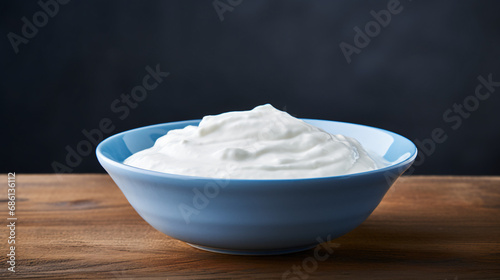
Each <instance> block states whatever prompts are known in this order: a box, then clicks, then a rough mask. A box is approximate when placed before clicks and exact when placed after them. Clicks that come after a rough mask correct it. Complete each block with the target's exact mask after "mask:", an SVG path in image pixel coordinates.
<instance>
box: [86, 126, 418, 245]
mask: <svg viewBox="0 0 500 280" xmlns="http://www.w3.org/2000/svg"><path fill="white" fill-rule="evenodd" d="M303 120H304V121H306V122H308V123H310V124H312V125H315V126H317V127H320V128H322V129H324V130H326V131H328V132H330V133H334V134H343V135H346V136H350V137H354V138H356V139H357V140H358V141H359V142H360V143H361V144H362V145H363V146H364V147H365V148H366V149H367V150H369V151H371V152H372V153H375V154H378V155H379V156H382V157H384V159H385V160H387V161H389V162H390V165H389V166H387V167H384V168H381V169H377V170H373V171H367V172H362V173H356V174H349V175H342V176H333V177H322V178H308V179H283V180H276V179H273V180H242V179H214V178H206V177H194V176H185V175H176V174H167V173H161V172H156V171H149V170H144V169H140V168H136V167H132V166H128V165H125V164H123V161H124V160H125V159H126V158H127V157H128V156H130V155H132V154H133V153H135V152H138V151H140V150H143V149H146V148H149V147H151V146H153V144H154V142H155V141H156V139H158V138H159V137H161V136H163V135H165V134H166V133H167V132H168V131H169V130H172V129H179V128H183V127H185V126H187V125H198V123H199V121H200V120H192V121H181V122H172V123H164V124H158V125H152V126H146V127H141V128H137V129H133V130H129V131H125V132H122V133H119V134H116V135H113V136H111V137H109V138H107V139H105V140H103V141H102V142H101V143H100V144H99V145H98V147H97V149H96V154H97V158H98V160H99V162H100V163H101V165H102V166H103V167H104V169H105V170H106V171H107V172H108V174H109V175H110V176H111V177H112V178H113V180H114V181H115V183H116V184H117V185H118V187H119V188H120V189H121V191H122V192H123V194H124V195H125V197H126V198H127V200H128V201H129V202H130V204H131V205H132V207H133V208H134V209H135V210H136V211H137V213H139V215H140V216H141V217H142V218H143V219H144V220H146V221H147V222H148V223H149V224H150V225H152V226H153V227H154V228H156V229H157V230H159V231H161V232H163V233H165V234H166V235H168V236H171V237H173V238H177V239H179V240H182V241H185V242H187V243H189V244H190V245H192V246H195V247H197V248H201V249H205V250H209V251H215V252H222V253H229V254H282V253H289V252H295V251H300V250H306V249H309V248H312V247H314V246H316V245H317V244H318V242H322V241H326V240H329V239H333V238H336V237H340V236H342V235H344V234H346V233H347V232H349V231H351V230H352V229H354V228H355V227H357V226H358V225H360V224H361V223H362V222H363V221H364V220H366V218H368V216H369V215H370V214H371V213H372V212H373V210H375V208H376V207H377V205H378V204H379V203H380V201H381V200H382V198H383V197H384V195H385V194H386V192H387V191H388V189H389V188H390V187H391V185H392V184H393V183H394V181H395V180H396V179H397V178H398V177H399V176H400V175H401V174H402V173H403V172H404V171H405V170H406V169H407V168H408V167H410V165H411V164H412V163H413V161H414V160H415V157H416V155H417V148H416V147H415V145H414V144H413V143H412V142H411V141H410V140H408V139H406V138H404V137H402V136H400V135H398V134H395V133H393V132H389V131H386V130H383V129H378V128H373V127H368V126H364V125H358V124H350V123H343V122H335V121H326V120H313V119H303Z"/></svg>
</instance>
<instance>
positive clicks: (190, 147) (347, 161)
mask: <svg viewBox="0 0 500 280" xmlns="http://www.w3.org/2000/svg"><path fill="white" fill-rule="evenodd" d="M124 163H125V164H127V165H131V166H135V167H139V168H143V169H148V170H154V171H159V172H165V173H171V174H179V175H191V176H202V177H212V178H228V179H296V178H315V177H327V176H335V175H344V174H351V173H357V172H363V171H368V170H373V169H377V168H380V167H382V166H383V165H384V163H383V162H382V160H378V157H375V156H370V155H369V154H368V152H367V151H365V149H364V148H363V147H362V146H361V144H360V143H359V142H358V141H356V140H355V139H354V138H351V137H346V136H343V135H334V134H330V133H328V132H326V131H324V130H322V129H320V128H317V127H315V126H312V125H310V124H308V123H306V122H304V121H302V120H300V119H297V118H294V117H292V116H290V115H289V114H288V113H286V112H283V111H280V110H277V109H275V108H274V107H273V106H271V105H269V104H266V105H261V106H258V107H255V108H254V109H253V110H250V111H236V112H227V113H223V114H220V115H215V116H206V117H204V118H203V119H202V120H201V122H200V124H199V125H198V126H192V125H190V126H187V127H185V128H183V129H176V130H171V131H169V132H168V133H167V134H166V135H164V136H162V137H160V138H158V140H157V141H156V143H155V144H154V146H153V147H151V148H149V149H145V150H142V151H140V152H137V153H135V154H133V155H131V156H130V157H128V158H127V159H126V160H125V162H124Z"/></svg>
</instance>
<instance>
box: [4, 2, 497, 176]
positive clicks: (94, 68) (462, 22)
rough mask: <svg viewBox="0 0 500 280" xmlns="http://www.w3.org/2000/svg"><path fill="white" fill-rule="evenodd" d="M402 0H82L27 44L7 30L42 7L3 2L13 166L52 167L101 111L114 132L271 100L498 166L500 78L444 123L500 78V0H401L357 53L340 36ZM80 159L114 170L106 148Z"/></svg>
mask: <svg viewBox="0 0 500 280" xmlns="http://www.w3.org/2000/svg"><path fill="white" fill-rule="evenodd" d="M42 1H43V2H46V0H42ZM220 1H221V2H223V3H227V0H220ZM388 2H389V1H357V2H355V1H255V0H251V1H250V0H243V1H242V3H241V4H239V5H237V6H235V7H234V9H233V10H232V11H231V12H225V13H224V14H223V16H224V20H223V21H221V20H220V19H219V17H218V15H217V12H216V11H215V9H214V7H213V5H212V1H71V2H69V3H68V4H65V5H60V7H59V11H58V13H57V14H56V15H55V16H54V17H51V18H49V20H48V22H47V24H46V25H45V26H43V27H41V28H39V29H38V32H37V34H36V35H35V36H34V37H33V38H31V39H29V42H28V43H27V44H21V45H20V46H19V52H18V54H16V53H15V52H14V50H13V47H12V46H11V44H10V42H9V39H8V37H7V34H8V33H9V32H13V33H16V34H18V35H21V34H22V33H21V29H22V27H23V22H22V21H21V18H22V17H26V18H28V19H29V20H30V21H32V18H33V15H34V13H36V12H37V11H40V10H41V7H40V6H39V4H37V2H36V1H2V2H1V3H0V21H1V25H0V30H1V34H2V37H1V40H0V50H1V57H0V58H1V68H0V69H1V78H0V92H1V105H2V109H1V110H0V112H1V113H0V114H1V121H2V127H1V135H2V136H1V140H0V141H1V143H2V153H3V155H2V158H1V162H0V169H1V172H13V171H15V172H53V168H52V166H51V165H52V164H53V163H54V162H59V163H61V164H65V157H66V154H67V151H66V150H65V147H71V148H73V149H74V148H75V147H76V146H77V145H78V143H79V142H80V141H82V140H84V139H85V137H84V136H83V134H82V132H81V131H82V130H83V129H87V130H91V129H94V128H98V126H99V121H100V120H101V119H103V118H109V119H111V121H112V122H113V124H114V125H115V126H116V128H115V129H114V131H113V132H112V133H108V134H105V136H109V135H111V134H114V133H116V132H120V131H123V130H127V129H131V128H136V127H139V126H144V125H149V124H156V123H162V122H169V121H176V120H185V119H197V118H201V117H203V116H204V115H207V114H217V113H221V112H225V111H230V110H246V109H251V108H253V107H254V106H256V105H259V104H264V103H271V104H273V105H274V106H275V107H276V108H278V109H286V110H287V111H288V112H289V113H290V114H292V115H294V116H297V117H307V118H319V119H329V120H340V121H347V122H354V123H362V124H366V125H371V126H376V127H380V128H384V129H388V130H391V131H394V132H396V133H399V134H402V135H404V136H406V137H408V138H409V139H411V140H415V139H420V140H422V139H425V138H429V137H430V136H431V131H432V130H433V129H435V128H442V129H443V130H444V131H445V133H446V135H447V136H448V138H447V140H446V141H445V142H444V143H440V144H437V145H436V148H435V151H434V152H433V153H432V154H431V155H428V156H426V158H425V160H422V159H420V160H419V164H418V165H417V166H416V169H415V174H497V175H498V174H500V171H499V169H500V147H499V140H500V129H499V127H500V126H499V120H500V112H499V111H500V110H499V107H498V105H499V104H500V97H499V96H498V95H499V94H500V88H498V89H497V91H495V92H494V93H492V94H491V96H490V97H489V98H488V99H487V100H484V101H481V102H480V104H479V106H478V108H477V110H475V111H474V112H472V113H471V115H470V117H468V118H467V119H463V123H462V124H461V125H460V126H459V127H458V128H457V129H456V130H453V129H452V128H451V125H453V124H456V123H455V122H447V121H446V120H444V119H443V113H444V112H445V111H446V110H448V109H450V108H452V106H453V104H454V103H458V104H461V103H462V102H463V100H464V99H465V98H467V97H468V96H470V95H473V94H474V91H475V88H476V86H477V85H478V84H479V82H478V80H477V77H478V76H479V75H482V76H484V77H487V76H488V75H489V74H490V73H491V74H492V77H493V80H494V81H500V63H499V61H500V59H499V58H500V16H499V12H500V2H499V1H417V0H414V1H408V0H407V1H401V2H400V3H401V4H400V5H401V6H402V7H403V10H402V11H401V12H400V13H399V14H397V15H393V16H392V18H391V21H390V23H389V24H388V26H387V27H385V28H382V30H381V31H380V33H379V34H378V35H377V36H375V37H374V38H372V39H371V42H370V43H369V44H368V46H366V47H365V48H363V49H361V53H360V54H356V55H353V56H352V57H351V58H352V63H350V64H349V63H347V61H346V59H345V57H344V56H343V54H342V51H341V50H340V47H339V44H340V43H341V42H346V43H349V44H353V39H354V35H355V32H354V30H353V28H354V27H356V26H358V27H360V28H362V29H364V26H365V24H366V23H367V22H369V21H371V20H373V17H372V16H371V15H370V11H371V10H374V11H379V10H381V9H386V7H387V3H388ZM157 64H159V65H160V69H161V70H162V71H168V72H170V76H169V77H167V78H166V79H165V80H164V81H163V82H162V83H161V84H160V85H159V86H158V87H157V88H156V89H155V90H153V91H151V92H149V94H148V96H147V98H146V99H145V100H144V101H142V102H140V103H139V104H138V106H137V108H135V109H132V110H131V111H130V114H129V115H128V117H127V118H125V119H124V120H121V119H120V118H119V116H120V114H117V113H115V112H113V111H112V110H111V108H110V105H111V104H112V102H113V101H114V100H115V99H117V98H119V97H120V95H121V94H129V93H130V91H131V89H132V88H133V87H134V86H137V85H140V84H141V83H142V78H143V77H144V75H146V71H145V67H146V66H147V65H150V66H152V67H155V65H157ZM71 169H72V172H103V169H102V168H101V167H100V166H99V164H98V162H97V160H96V158H95V155H94V153H93V152H92V153H91V154H90V155H89V156H85V157H83V158H82V161H81V163H80V164H78V165H77V166H76V167H74V168H71Z"/></svg>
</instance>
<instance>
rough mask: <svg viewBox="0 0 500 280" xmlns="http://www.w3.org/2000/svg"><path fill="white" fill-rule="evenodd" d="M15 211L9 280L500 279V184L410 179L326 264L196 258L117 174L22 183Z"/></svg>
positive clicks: (33, 178) (304, 257) (310, 255)
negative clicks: (121, 185)
mask: <svg viewBox="0 0 500 280" xmlns="http://www.w3.org/2000/svg"><path fill="white" fill-rule="evenodd" d="M0 177H2V179H1V180H2V181H3V182H7V176H6V174H3V175H2V176H0ZM6 186H7V184H5V183H2V189H1V190H0V193H1V194H2V196H1V197H0V199H1V200H0V201H1V207H2V209H4V210H3V211H2V212H1V213H2V214H3V215H4V217H5V218H3V220H4V223H5V224H7V221H6V218H8V213H7V199H6V198H7V190H6V189H7V188H6ZM16 203H17V204H16V207H17V208H16V217H17V218H18V220H17V221H16V242H17V243H16V252H15V253H16V272H15V273H12V272H10V271H7V267H8V264H6V261H7V256H6V254H7V253H8V246H9V245H8V244H7V237H8V236H9V230H8V227H6V226H1V228H2V230H1V232H0V233H1V235H0V236H1V237H2V239H4V240H1V241H0V242H1V244H2V245H1V246H0V248H1V250H2V251H1V256H0V259H1V262H0V263H1V266H2V269H1V272H0V277H2V278H12V279H14V278H30V277H33V278H43V279H47V278H50V279H62V278H70V279H78V278H104V279H124V278H143V277H144V278H159V279H223V278H227V279H301V280H302V279H449V280H452V279H456V280H462V279H500V177H449V176H446V177H445V176H431V177H428V176H410V177H402V178H400V179H399V180H398V181H397V182H396V184H395V185H394V186H393V187H392V188H391V190H390V191H389V192H388V193H387V195H386V197H385V198H384V200H383V201H382V203H381V204H380V205H379V207H378V208H377V209H376V210H375V212H374V213H373V214H372V215H371V216H370V218H369V219H368V220H367V221H365V222H364V223H363V224H362V225H361V226H359V227H358V228H357V229H355V230H354V231H352V232H350V233H348V234H347V235H345V236H343V237H341V238H338V239H335V240H333V241H331V242H330V243H329V244H328V245H325V246H328V248H329V250H330V251H331V253H328V252H327V251H326V249H325V248H322V250H323V252H322V254H328V258H327V259H326V260H323V261H320V260H318V259H314V257H315V256H314V250H309V251H305V252H301V253H295V254H290V255H282V256H266V257H256V256H253V257H252V256H230V255H222V254H215V253H209V252H205V251H201V250H198V249H194V248H192V247H190V246H188V245H186V244H185V243H183V242H181V241H177V240H175V239H172V238H170V237H168V236H166V235H164V234H162V233H160V232H158V231H156V230H155V229H153V228H152V227H151V226H149V225H148V224H147V223H146V222H145V221H143V220H142V219H141V218H140V217H139V215H138V214H137V213H136V212H135V211H134V209H133V208H132V207H131V206H130V205H129V204H128V202H127V200H126V199H125V197H124V196H123V194H122V193H121V192H120V190H119V189H118V187H117V186H116V185H115V184H114V183H113V181H112V180H111V179H110V177H109V176H108V175H101V174H85V175H54V174H49V175H24V174H17V176H16ZM315 264H316V265H315ZM293 267H295V268H296V269H300V272H297V273H295V274H294V270H293ZM287 271H289V273H288V274H287V273H286V272H287Z"/></svg>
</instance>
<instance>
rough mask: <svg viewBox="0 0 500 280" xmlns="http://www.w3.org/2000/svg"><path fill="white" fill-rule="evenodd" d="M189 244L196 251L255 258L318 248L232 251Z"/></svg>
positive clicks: (312, 246) (311, 246)
mask: <svg viewBox="0 0 500 280" xmlns="http://www.w3.org/2000/svg"><path fill="white" fill-rule="evenodd" d="M187 244H188V245H191V246H192V247H194V248H196V249H200V250H203V251H209V252H213V253H221V254H228V255H253V256H260V255H283V254H291V253H296V252H301V251H306V250H310V249H313V248H314V247H316V245H309V246H304V247H294V248H287V249H278V250H230V249H220V248H212V247H205V246H201V245H195V244H191V243H187Z"/></svg>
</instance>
